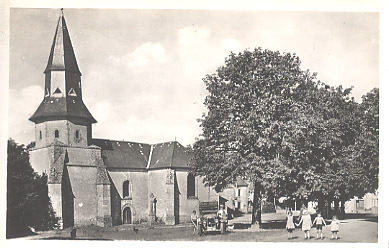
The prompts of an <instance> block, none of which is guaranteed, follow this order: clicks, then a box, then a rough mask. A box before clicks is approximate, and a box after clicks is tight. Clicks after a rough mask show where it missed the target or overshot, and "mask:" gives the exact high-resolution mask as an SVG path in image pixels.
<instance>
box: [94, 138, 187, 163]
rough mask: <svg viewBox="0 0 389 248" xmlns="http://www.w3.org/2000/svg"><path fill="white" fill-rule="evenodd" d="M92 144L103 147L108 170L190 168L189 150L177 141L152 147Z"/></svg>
mask: <svg viewBox="0 0 389 248" xmlns="http://www.w3.org/2000/svg"><path fill="white" fill-rule="evenodd" d="M92 144H94V145H96V146H99V147H101V149H102V151H101V154H102V157H103V161H104V164H105V165H106V166H107V167H108V168H116V169H118V168H122V169H144V170H146V169H162V168H189V165H188V163H189V159H190V154H188V152H187V148H185V147H184V146H182V145H181V144H180V143H178V142H176V141H172V142H165V143H159V144H154V145H150V144H144V143H136V142H128V141H115V140H107V139H93V140H92ZM150 153H151V156H150Z"/></svg>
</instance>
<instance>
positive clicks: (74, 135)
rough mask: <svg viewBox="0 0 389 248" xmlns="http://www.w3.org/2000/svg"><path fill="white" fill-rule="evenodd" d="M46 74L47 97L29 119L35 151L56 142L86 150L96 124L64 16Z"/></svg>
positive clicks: (45, 88)
mask: <svg viewBox="0 0 389 248" xmlns="http://www.w3.org/2000/svg"><path fill="white" fill-rule="evenodd" d="M44 74H45V87H44V98H43V101H42V102H41V104H40V105H39V107H38V109H37V110H36V111H35V113H34V114H33V115H32V116H31V117H30V120H31V121H32V122H34V123H35V141H36V148H42V147H47V146H49V145H50V144H53V143H55V142H60V143H63V144H64V145H68V146H78V147H86V146H88V145H90V144H91V141H92V123H96V120H95V119H94V118H93V116H92V114H91V113H90V112H89V110H88V109H87V107H86V106H85V104H84V102H83V100H82V89H81V72H80V69H79V68H78V64H77V60H76V56H75V54H74V50H73V46H72V43H71V41H70V35H69V31H68V29H67V26H66V22H65V18H64V16H63V13H61V16H60V17H59V19H58V23H57V28H56V31H55V35H54V40H53V44H52V46H51V50H50V55H49V59H48V62H47V66H46V69H45V71H44Z"/></svg>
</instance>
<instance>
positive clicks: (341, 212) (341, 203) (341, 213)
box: [340, 199, 346, 218]
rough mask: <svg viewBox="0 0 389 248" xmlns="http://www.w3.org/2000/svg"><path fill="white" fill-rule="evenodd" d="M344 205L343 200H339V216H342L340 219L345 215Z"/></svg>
mask: <svg viewBox="0 0 389 248" xmlns="http://www.w3.org/2000/svg"><path fill="white" fill-rule="evenodd" d="M344 204H345V201H344V200H343V199H342V200H340V216H342V218H343V217H344V215H345V214H346V212H345V206H344Z"/></svg>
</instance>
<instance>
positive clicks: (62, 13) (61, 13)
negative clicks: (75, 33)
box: [61, 8, 63, 16]
mask: <svg viewBox="0 0 389 248" xmlns="http://www.w3.org/2000/svg"><path fill="white" fill-rule="evenodd" d="M61 15H62V16H63V8H61Z"/></svg>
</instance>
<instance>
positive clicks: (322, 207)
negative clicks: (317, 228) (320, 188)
mask: <svg viewBox="0 0 389 248" xmlns="http://www.w3.org/2000/svg"><path fill="white" fill-rule="evenodd" d="M325 207H326V203H325V200H324V197H323V196H320V197H319V199H318V204H317V209H318V210H319V212H320V213H321V214H322V215H323V216H325V214H326V213H325V210H326V209H325Z"/></svg>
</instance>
